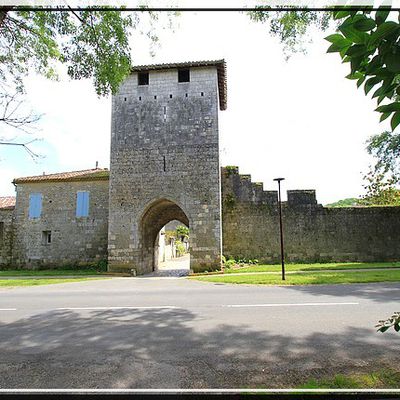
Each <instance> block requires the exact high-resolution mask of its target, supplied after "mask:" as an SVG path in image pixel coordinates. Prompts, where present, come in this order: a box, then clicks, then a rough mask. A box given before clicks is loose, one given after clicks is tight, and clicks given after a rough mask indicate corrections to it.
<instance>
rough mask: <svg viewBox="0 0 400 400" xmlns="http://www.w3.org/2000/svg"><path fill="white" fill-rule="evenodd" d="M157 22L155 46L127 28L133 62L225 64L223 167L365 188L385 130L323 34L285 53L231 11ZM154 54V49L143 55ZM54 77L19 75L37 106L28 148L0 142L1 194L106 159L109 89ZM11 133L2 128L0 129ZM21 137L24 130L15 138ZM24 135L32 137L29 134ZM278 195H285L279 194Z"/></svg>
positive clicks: (292, 181) (338, 195)
mask: <svg viewBox="0 0 400 400" xmlns="http://www.w3.org/2000/svg"><path fill="white" fill-rule="evenodd" d="M164 22H165V19H164V18H161V21H160V24H159V29H158V33H159V38H160V42H159V43H160V45H159V47H156V48H153V49H152V51H150V47H151V46H150V42H149V40H148V39H147V38H146V37H145V36H143V35H140V34H139V32H135V34H134V35H133V37H132V40H131V44H132V58H133V63H134V64H135V65H141V64H152V63H154V64H157V63H163V62H180V61H200V60H216V59H222V58H224V59H225V61H226V63H227V82H228V91H227V93H228V108H227V110H226V111H222V112H220V115H219V131H220V156H221V165H236V166H238V167H239V171H240V173H243V174H250V175H251V176H252V180H253V181H254V182H263V183H264V189H265V190H275V189H276V182H274V181H273V179H274V178H276V177H278V176H279V177H284V178H285V181H284V183H283V185H282V188H283V190H284V191H286V190H293V189H315V190H316V192H317V200H318V202H319V203H321V204H327V203H331V202H334V201H336V200H339V199H343V198H347V197H358V196H359V195H362V194H363V193H364V189H363V175H364V174H365V173H366V172H367V171H368V165H369V164H370V163H371V162H372V158H371V157H370V156H368V154H367V152H366V150H365V147H366V140H367V139H368V138H369V137H370V136H371V135H373V134H376V133H380V132H382V131H384V130H385V129H388V128H389V125H388V122H387V121H384V122H383V123H379V117H380V115H379V114H378V113H377V112H374V109H375V108H376V107H377V105H376V101H375V100H372V99H371V98H370V97H367V96H365V95H364V91H363V90H362V89H357V87H356V84H355V82H354V81H351V80H348V79H345V76H346V75H347V74H348V73H349V72H350V71H349V64H342V63H341V59H340V56H339V55H338V54H337V53H333V54H327V53H326V49H327V47H328V46H329V44H328V43H327V42H326V41H325V40H324V39H323V38H324V37H325V36H327V35H328V34H329V33H331V32H328V33H323V32H319V31H317V30H315V31H313V32H312V35H311V36H312V43H307V44H306V49H307V53H306V54H301V53H298V54H294V55H292V56H291V57H290V58H289V60H286V58H285V55H284V52H283V45H282V44H281V43H279V40H278V39H277V38H275V37H272V36H271V35H270V34H269V32H268V26H267V25H264V24H260V23H255V22H252V21H250V19H249V17H248V16H247V15H246V14H243V13H239V12H198V13H193V12H190V13H181V15H180V16H179V17H178V18H176V19H174V29H172V30H171V29H168V28H165V29H164V28H163V27H162V26H164V25H165V24H164ZM151 53H154V54H151ZM60 75H61V79H60V81H58V82H54V81H49V80H46V79H45V78H43V77H40V76H36V75H34V74H32V75H30V76H28V77H27V78H26V79H25V84H26V89H27V104H28V105H29V106H30V107H31V108H32V109H33V110H34V111H35V112H36V113H38V114H43V116H42V118H41V120H40V122H39V124H38V130H37V132H36V133H35V134H34V135H33V136H32V138H38V139H41V140H40V141H36V142H34V143H32V144H31V148H32V149H33V150H34V151H35V152H37V153H40V154H41V155H43V158H40V159H39V160H37V161H34V160H32V158H31V157H30V156H29V155H28V154H27V153H26V152H25V151H24V150H23V149H22V148H11V147H12V146H1V148H0V196H7V195H13V194H14V192H15V191H14V187H13V185H12V183H11V181H12V180H13V179H14V178H16V177H22V176H30V175H38V174H39V175H40V174H42V173H43V172H45V173H56V172H64V171H72V170H80V169H88V168H94V167H95V164H96V161H98V162H99V166H100V167H107V168H108V167H109V157H110V124H111V122H110V121H111V97H108V98H98V97H97V95H96V94H95V91H94V88H93V86H92V83H91V81H90V80H84V81H71V80H69V78H68V77H67V76H66V75H65V73H64V72H63V71H61V74H60ZM14 134H15V132H14V133H12V132H9V131H4V130H3V131H0V136H3V137H10V136H12V135H14ZM20 139H21V140H25V139H26V138H25V137H20ZM30 140H31V139H30ZM283 199H285V196H283Z"/></svg>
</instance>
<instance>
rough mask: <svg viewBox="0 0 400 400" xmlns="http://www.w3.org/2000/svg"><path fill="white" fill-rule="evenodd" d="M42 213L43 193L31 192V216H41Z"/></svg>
mask: <svg viewBox="0 0 400 400" xmlns="http://www.w3.org/2000/svg"><path fill="white" fill-rule="evenodd" d="M41 213H42V194H41V193H31V194H30V195H29V218H39V217H40V214H41Z"/></svg>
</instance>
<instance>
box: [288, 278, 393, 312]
mask: <svg viewBox="0 0 400 400" xmlns="http://www.w3.org/2000/svg"><path fill="white" fill-rule="evenodd" d="M289 279H290V278H289ZM283 287H284V288H286V289H288V290H295V291H298V292H302V293H307V294H312V295H314V296H326V295H329V296H337V297H343V296H353V297H358V298H364V299H368V300H373V301H376V302H379V303H387V302H388V299H390V300H391V301H394V302H400V284H399V283H387V284H385V283H369V284H349V285H298V286H296V285H293V286H283ZM392 311H397V310H392Z"/></svg>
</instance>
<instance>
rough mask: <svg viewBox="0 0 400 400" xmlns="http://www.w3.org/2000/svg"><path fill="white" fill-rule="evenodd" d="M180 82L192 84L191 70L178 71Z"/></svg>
mask: <svg viewBox="0 0 400 400" xmlns="http://www.w3.org/2000/svg"><path fill="white" fill-rule="evenodd" d="M178 82H190V72H189V69H178Z"/></svg>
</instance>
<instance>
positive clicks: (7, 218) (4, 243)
mask: <svg viewBox="0 0 400 400" xmlns="http://www.w3.org/2000/svg"><path fill="white" fill-rule="evenodd" d="M13 213H14V209H13V208H6V209H0V266H8V265H10V263H11V256H12V246H13Z"/></svg>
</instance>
